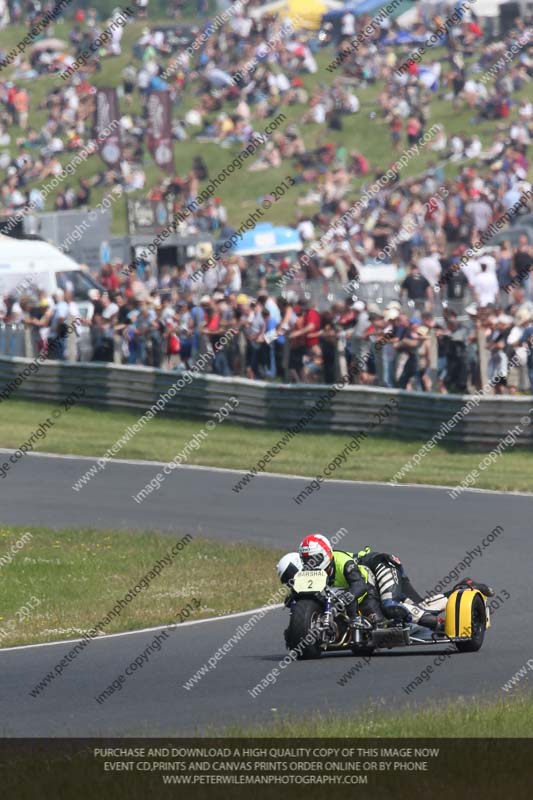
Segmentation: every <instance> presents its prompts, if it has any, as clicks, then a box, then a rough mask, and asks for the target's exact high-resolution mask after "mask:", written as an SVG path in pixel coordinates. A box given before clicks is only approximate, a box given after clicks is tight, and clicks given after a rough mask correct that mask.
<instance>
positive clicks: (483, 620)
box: [455, 595, 487, 653]
mask: <svg viewBox="0 0 533 800" xmlns="http://www.w3.org/2000/svg"><path fill="white" fill-rule="evenodd" d="M486 629H487V614H486V611H485V603H484V602H483V600H482V599H481V597H480V596H479V595H476V597H475V598H474V602H473V603H472V637H471V638H470V639H468V640H467V641H464V642H456V643H455V644H456V645H457V649H458V650H459V652H460V653H475V652H476V651H477V650H479V649H480V648H481V645H482V644H483V639H484V638H485V631H486Z"/></svg>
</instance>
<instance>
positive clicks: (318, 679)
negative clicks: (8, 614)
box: [0, 455, 533, 736]
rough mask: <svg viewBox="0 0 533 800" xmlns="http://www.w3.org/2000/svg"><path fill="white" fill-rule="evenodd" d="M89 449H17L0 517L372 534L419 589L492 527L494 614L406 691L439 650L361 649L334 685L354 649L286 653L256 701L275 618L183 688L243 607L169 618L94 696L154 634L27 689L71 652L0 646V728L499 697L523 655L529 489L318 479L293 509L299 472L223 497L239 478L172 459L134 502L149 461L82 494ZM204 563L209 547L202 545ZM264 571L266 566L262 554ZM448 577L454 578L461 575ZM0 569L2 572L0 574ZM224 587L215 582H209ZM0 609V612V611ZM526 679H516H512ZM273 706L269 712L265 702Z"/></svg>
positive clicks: (279, 642) (193, 726) (165, 723)
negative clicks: (499, 597)
mask: <svg viewBox="0 0 533 800" xmlns="http://www.w3.org/2000/svg"><path fill="white" fill-rule="evenodd" d="M92 463H93V461H92V460H89V459H78V458H61V457H53V456H50V457H48V456H31V455H30V456H27V457H26V458H24V459H23V460H22V461H21V462H19V463H18V464H17V467H16V469H13V471H12V472H11V473H10V474H9V475H8V476H7V479H6V480H5V481H2V484H1V485H2V492H3V495H2V499H3V503H2V507H1V514H0V522H1V523H3V524H6V525H22V526H27V528H28V529H30V530H31V526H32V525H38V524H39V525H45V526H49V527H54V528H62V527H92V528H105V527H108V528H111V527H112V528H121V529H127V530H131V531H132V535H135V534H134V532H135V530H139V529H149V530H150V529H152V530H155V529H157V530H161V531H165V532H172V531H176V532H179V533H185V532H190V533H193V534H195V533H197V534H201V535H205V536H210V537H213V538H221V539H228V540H229V539H232V540H240V541H245V540H247V541H254V542H257V543H262V544H266V545H272V546H277V547H279V548H283V549H285V550H291V549H294V548H296V547H297V544H298V541H299V539H300V538H301V537H302V536H303V535H304V534H306V533H310V532H312V531H323V532H325V533H329V534H330V535H331V534H332V533H333V532H335V531H337V530H338V529H339V528H341V527H344V528H346V529H347V530H348V531H349V535H348V536H346V537H345V539H343V541H342V543H340V545H339V546H341V547H345V548H346V549H352V548H358V547H359V546H362V545H365V544H371V545H372V546H373V547H375V548H376V549H380V548H381V549H383V550H389V551H392V552H396V553H397V554H398V555H400V557H401V558H402V560H403V561H404V563H405V564H406V565H407V567H408V572H409V575H410V577H411V580H412V582H413V583H414V585H415V586H416V587H417V588H419V590H421V591H425V590H428V589H432V588H433V586H434V585H435V584H436V583H437V582H438V581H440V580H441V579H442V578H444V576H446V575H448V573H449V572H450V571H451V570H452V569H453V568H454V567H455V566H456V565H457V564H458V563H459V562H460V561H461V560H462V558H463V556H464V555H465V553H466V551H467V550H470V551H473V550H474V548H476V547H477V546H478V545H480V544H481V540H482V539H484V537H486V536H487V534H489V533H490V532H491V531H492V530H493V529H494V528H495V527H496V526H497V525H501V526H502V527H503V528H504V532H503V533H501V534H500V535H499V536H498V537H497V538H496V539H495V541H494V542H493V543H492V544H490V545H488V546H487V547H486V548H485V549H483V550H482V555H481V556H480V555H476V556H475V558H474V561H473V564H472V566H471V568H470V570H469V572H470V574H471V575H472V576H473V577H474V578H478V579H479V580H484V581H487V582H488V583H490V584H491V585H492V586H493V587H494V589H495V590H496V592H497V593H500V594H501V593H502V591H503V590H505V591H506V592H507V593H509V594H510V599H508V600H506V601H505V602H504V603H503V604H502V605H501V608H500V609H499V610H498V611H497V612H496V613H495V614H494V616H493V628H492V629H491V630H490V631H489V632H488V634H487V637H486V640H485V644H484V646H483V648H482V650H481V651H480V652H479V653H475V654H465V655H453V656H452V657H450V658H446V659H445V660H443V661H442V662H441V663H440V664H439V665H438V666H435V667H434V671H433V673H432V674H431V675H430V678H429V680H428V681H424V682H423V683H422V685H420V686H419V687H418V688H417V689H416V690H415V691H413V692H412V693H411V694H410V695H409V696H408V694H406V693H405V692H404V691H403V687H404V686H405V685H406V684H408V683H409V682H411V681H413V680H414V679H415V678H416V676H417V675H418V674H419V673H420V672H421V671H422V670H424V669H426V668H427V667H428V666H429V665H433V663H434V659H435V658H436V656H437V655H438V653H440V652H442V649H440V650H439V649H438V648H431V647H428V648H425V649H424V650H423V651H415V650H409V651H405V650H404V651H398V650H396V651H392V652H390V653H386V654H383V655H378V656H376V657H374V658H372V660H371V662H370V664H368V665H365V666H364V667H363V668H362V669H361V671H360V672H359V673H358V674H357V675H356V676H355V677H353V678H352V679H351V680H350V681H349V682H348V684H347V685H346V686H339V685H338V684H337V680H338V679H339V678H340V677H341V676H342V675H343V674H344V672H345V671H346V670H348V669H349V668H350V667H351V666H352V665H353V664H354V663H355V660H356V659H354V657H353V656H351V655H350V656H346V655H344V654H340V655H331V656H325V657H322V658H321V659H319V660H317V661H312V662H302V663H300V662H297V663H292V664H290V665H289V666H288V667H287V668H286V669H284V670H281V674H280V677H279V678H278V679H277V681H276V683H275V684H274V685H271V686H269V687H268V689H266V690H265V691H263V692H262V693H261V694H259V696H258V697H256V698H255V699H254V698H252V697H251V696H250V694H249V693H248V691H247V690H248V689H251V688H253V686H254V685H256V684H258V683H259V682H260V681H261V679H262V678H264V676H265V675H266V673H268V672H270V670H272V669H273V668H275V667H277V666H278V662H279V661H280V660H281V659H283V657H284V656H285V654H286V652H285V650H284V645H283V636H282V631H283V628H284V627H285V625H286V619H287V612H286V611H285V610H282V609H276V610H273V611H270V612H269V613H268V614H267V615H266V616H265V617H264V618H263V619H262V620H261V621H260V622H258V623H257V624H256V625H255V626H254V628H253V629H252V630H251V632H249V633H248V634H247V635H246V636H244V637H243V638H242V639H241V640H240V641H239V642H238V643H237V644H235V645H234V646H232V648H231V650H230V652H229V653H228V654H227V655H226V656H225V657H224V658H223V659H222V660H221V661H219V662H218V663H217V667H216V669H215V670H210V671H209V672H208V674H207V675H205V676H204V677H203V678H202V680H201V681H200V682H199V683H198V684H197V685H196V686H194V688H192V689H191V690H187V689H185V688H183V683H185V682H186V681H187V680H188V679H189V678H190V677H191V675H192V674H194V673H195V672H196V670H198V669H199V668H200V667H201V666H202V665H203V664H204V663H205V662H206V661H207V660H208V659H209V658H210V657H211V656H212V655H213V653H214V652H215V651H216V650H218V648H219V647H221V646H222V645H224V643H225V642H226V641H227V640H228V638H229V637H231V636H232V634H234V633H235V630H236V629H237V628H238V626H239V625H242V624H244V623H245V622H246V620H247V619H248V616H247V615H245V616H239V617H237V618H226V619H222V620H217V621H210V622H205V623H201V624H187V625H182V626H180V627H179V629H177V630H176V632H174V633H173V634H172V635H171V636H170V637H169V639H168V640H167V641H166V642H165V643H164V645H163V647H162V649H161V650H160V651H159V652H156V653H154V654H153V655H152V656H151V659H150V661H149V662H148V663H147V664H145V665H144V667H143V669H141V670H138V671H137V672H135V673H134V675H132V676H131V677H130V678H129V679H128V681H127V683H126V684H125V686H124V687H123V688H122V690H121V691H120V692H115V694H113V696H112V697H111V698H110V699H109V700H107V702H105V703H104V704H102V705H99V704H98V703H97V702H96V701H95V699H94V697H95V696H96V695H98V694H100V693H101V692H102V691H103V690H104V689H105V688H106V687H107V686H108V685H109V684H110V683H111V682H112V681H113V680H114V678H115V677H116V675H117V673H121V672H124V669H125V667H126V666H127V665H128V664H129V663H130V662H131V661H132V660H133V659H135V657H136V656H138V655H139V653H141V652H142V651H143V650H144V649H145V648H146V647H147V646H148V645H149V644H150V643H151V642H152V641H153V639H154V636H155V633H156V632H148V631H146V632H139V633H134V634H129V635H119V636H112V637H107V638H104V637H102V638H100V639H98V640H95V641H93V642H92V643H91V645H90V646H89V647H88V648H87V650H84V651H83V652H82V653H80V655H79V656H78V657H77V659H76V660H75V661H74V662H73V663H72V664H70V666H69V667H68V669H66V670H65V672H64V673H63V675H61V676H60V677H57V678H56V679H55V680H54V681H53V682H52V683H51V684H50V685H49V686H48V687H47V688H46V690H45V691H44V693H43V694H42V695H40V696H38V697H36V698H33V697H31V696H30V695H29V691H30V689H32V688H33V687H34V685H35V684H36V683H37V682H38V681H39V680H41V678H42V677H44V675H46V673H47V672H49V671H50V670H52V669H53V667H54V665H55V664H56V663H57V662H58V661H60V660H61V658H62V657H63V656H64V654H65V653H67V652H68V651H69V649H70V645H68V644H55V645H43V646H32V647H25V648H13V649H5V650H0V675H1V677H2V680H1V682H0V720H1V723H0V725H1V727H0V735H3V736H84V735H95V736H97V735H117V736H118V735H131V736H134V735H156V734H161V735H176V734H178V735H179V734H185V733H187V734H191V733H205V732H206V731H207V730H208V729H209V730H211V731H212V732H215V731H216V730H219V729H220V728H222V727H224V726H226V725H230V724H239V723H245V724H249V723H250V722H253V721H256V720H257V721H259V720H269V719H271V718H272V716H273V714H276V713H279V714H284V713H286V712H294V713H299V712H308V711H311V710H314V709H316V710H322V711H328V710H339V711H343V712H350V711H352V712H354V711H356V710H357V709H358V708H360V707H362V706H363V705H367V704H368V702H369V701H375V702H380V701H385V702H388V703H392V704H394V705H400V704H404V703H409V704H413V703H417V704H418V703H421V704H426V703H427V702H428V701H429V700H435V699H439V698H444V697H447V698H457V699H459V697H469V696H472V695H481V694H483V695H489V696H490V695H492V696H501V695H503V692H502V690H501V688H500V687H501V686H502V684H503V683H505V682H506V681H508V680H509V678H510V677H512V675H513V674H514V673H515V672H516V671H517V670H518V669H519V668H520V667H521V666H522V665H524V664H525V663H526V662H527V660H528V659H529V658H530V657H531V638H532V637H531V628H532V626H531V621H530V620H531V577H530V576H531V564H532V561H533V536H532V532H531V520H532V519H533V496H519V495H505V494H498V493H488V492H487V493H479V492H465V493H463V494H462V495H461V496H460V497H459V498H458V499H456V500H452V499H451V498H450V497H449V496H448V495H447V493H446V490H445V489H441V488H426V487H412V486H401V487H392V486H387V485H377V484H357V483H348V482H344V483H341V482H331V483H328V484H326V485H325V486H323V488H322V489H321V491H320V492H319V493H315V494H314V495H312V496H311V497H309V498H308V499H307V500H306V501H305V502H304V503H302V504H301V505H297V504H296V503H295V502H294V501H293V500H292V496H293V495H295V494H297V493H298V492H299V491H301V489H302V488H303V486H304V485H305V484H306V482H307V481H306V480H305V479H294V478H283V477H270V476H260V477H257V478H256V479H255V480H254V481H253V482H252V483H251V484H250V485H249V486H248V487H247V488H246V489H245V490H243V491H241V493H239V494H237V493H235V492H232V490H231V487H232V486H233V485H234V483H235V481H236V480H238V478H239V477H240V476H239V474H238V473H235V472H229V471H227V472H226V471H219V470H209V469H200V468H186V467H185V468H180V469H178V470H176V471H175V472H173V473H172V475H171V476H169V477H168V478H167V480H166V482H165V483H164V484H163V486H162V488H161V489H160V490H159V492H157V493H155V494H152V495H151V496H150V497H149V498H148V499H146V500H145V501H144V502H143V503H142V504H140V505H139V504H137V503H135V502H134V501H133V500H132V499H131V495H132V494H135V493H137V492H138V491H139V490H140V489H141V488H142V487H143V486H144V485H145V483H146V482H147V481H149V480H150V479H151V478H152V477H153V475H154V474H155V473H156V472H157V471H158V469H157V467H156V466H154V465H148V464H134V463H124V462H122V463H114V464H110V465H108V467H107V469H106V470H105V472H104V473H102V474H99V475H97V476H96V477H94V478H93V480H92V481H91V482H90V483H89V484H88V485H87V486H86V487H85V488H84V489H82V491H81V492H74V491H73V490H72V489H71V485H72V483H73V482H74V481H75V480H76V479H77V478H78V477H79V476H80V475H81V474H83V473H84V472H85V470H86V469H87V468H88V467H89V466H91V464H92ZM215 557H216V554H215ZM273 568H274V564H273ZM462 575H465V573H464V572H463V573H462ZM0 579H1V576H0ZM222 587H223V582H222V581H221V588H222ZM0 613H1V612H0ZM521 687H522V688H523V689H526V688H527V680H523V681H522V683H521ZM274 709H276V711H274Z"/></svg>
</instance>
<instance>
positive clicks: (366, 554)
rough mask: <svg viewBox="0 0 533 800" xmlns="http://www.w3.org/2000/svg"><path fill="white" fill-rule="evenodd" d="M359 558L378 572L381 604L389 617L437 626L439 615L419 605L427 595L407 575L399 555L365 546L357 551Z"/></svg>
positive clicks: (431, 626) (376, 574) (361, 562)
mask: <svg viewBox="0 0 533 800" xmlns="http://www.w3.org/2000/svg"><path fill="white" fill-rule="evenodd" d="M355 557H356V560H357V563H358V564H362V565H363V566H365V567H367V568H368V569H370V570H372V572H373V573H374V575H375V578H376V583H377V588H378V590H379V596H380V599H381V607H382V608H383V613H384V614H385V616H386V617H387V618H388V619H396V620H401V621H405V622H411V621H414V622H416V623H417V624H418V625H424V626H425V627H428V628H436V627H437V624H438V616H437V615H436V614H434V613H432V612H431V611H426V610H425V609H424V608H420V607H419V604H420V603H422V602H423V598H422V597H421V596H420V595H419V593H418V592H417V591H416V589H415V588H414V587H413V585H412V584H411V581H410V580H409V578H408V577H407V575H406V574H405V571H404V568H403V565H402V562H401V561H400V559H399V558H398V556H393V555H389V553H378V552H377V551H375V550H371V549H370V547H365V549H364V550H360V551H359V552H358V553H356V554H355Z"/></svg>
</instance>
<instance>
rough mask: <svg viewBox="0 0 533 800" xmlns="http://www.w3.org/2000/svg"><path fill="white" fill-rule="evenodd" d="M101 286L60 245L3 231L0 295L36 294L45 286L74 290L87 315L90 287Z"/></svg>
mask: <svg viewBox="0 0 533 800" xmlns="http://www.w3.org/2000/svg"><path fill="white" fill-rule="evenodd" d="M101 288H102V287H101V286H99V284H98V283H97V282H96V281H95V280H94V278H93V277H92V276H91V275H90V274H89V273H88V272H86V271H85V270H82V269H81V267H80V265H79V264H77V263H76V262H75V261H73V260H72V259H71V258H69V257H68V256H66V255H65V254H64V253H62V252H61V251H60V250H58V249H57V247H54V246H53V245H51V244H49V243H48V242H43V241H41V240H39V239H14V238H13V237H12V236H3V235H1V234H0V296H2V295H5V294H18V295H22V294H35V293H36V292H37V290H38V289H44V290H45V291H46V292H47V294H48V295H52V294H53V293H54V292H55V291H56V290H57V289H63V290H65V289H72V290H73V292H74V299H75V301H76V302H77V303H78V306H79V308H80V313H81V315H82V316H86V314H87V309H88V305H89V294H88V293H89V290H90V289H100V290H101Z"/></svg>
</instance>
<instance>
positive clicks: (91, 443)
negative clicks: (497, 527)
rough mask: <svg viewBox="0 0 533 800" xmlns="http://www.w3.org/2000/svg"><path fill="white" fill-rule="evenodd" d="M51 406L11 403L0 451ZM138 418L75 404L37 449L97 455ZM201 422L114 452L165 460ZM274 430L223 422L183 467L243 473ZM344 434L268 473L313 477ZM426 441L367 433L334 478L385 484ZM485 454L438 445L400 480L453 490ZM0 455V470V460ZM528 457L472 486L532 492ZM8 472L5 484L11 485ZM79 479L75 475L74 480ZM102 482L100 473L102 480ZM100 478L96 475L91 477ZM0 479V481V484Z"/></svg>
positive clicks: (293, 446)
mask: <svg viewBox="0 0 533 800" xmlns="http://www.w3.org/2000/svg"><path fill="white" fill-rule="evenodd" d="M55 408H57V406H56V405H55V404H51V403H34V402H30V401H26V400H10V401H9V414H6V415H5V416H4V418H3V419H2V420H0V447H6V448H13V449H15V448H18V447H20V445H21V443H23V442H25V441H27V439H28V438H29V436H30V435H31V433H32V431H34V430H35V429H36V428H38V427H39V425H40V423H41V422H43V421H44V420H45V419H46V417H47V416H49V415H50V414H51V413H52V411H53V410H54V409H55ZM138 418H139V413H138V412H136V411H117V410H113V411H107V410H101V409H95V408H86V407H81V406H76V407H75V408H71V409H70V411H69V413H68V415H63V416H62V418H61V421H60V423H58V424H57V425H56V426H55V427H54V428H51V429H50V430H49V431H48V432H47V436H46V438H45V439H39V440H38V442H37V444H36V445H35V450H42V451H44V452H52V453H71V454H76V455H87V456H95V457H97V458H99V457H101V456H102V455H103V454H104V453H105V452H106V450H107V449H108V448H109V447H110V446H111V445H112V444H113V443H114V442H115V441H117V439H119V438H120V436H121V435H122V434H123V433H124V431H125V429H126V428H127V427H128V425H132V424H133V423H134V422H136V421H137V419H138ZM203 424H205V423H202V422H201V421H200V420H192V419H170V418H163V417H160V418H154V419H152V420H151V422H150V425H149V426H146V427H145V428H143V429H142V430H141V431H140V432H139V433H138V434H137V435H136V436H134V437H133V438H132V439H131V440H130V441H129V442H128V443H127V444H126V445H125V446H124V447H122V449H121V450H120V451H119V452H118V453H117V457H120V458H134V459H135V458H139V459H152V460H156V461H170V460H171V459H172V458H173V457H174V456H175V455H176V454H177V453H179V452H180V450H181V449H182V448H183V447H184V446H185V444H186V443H187V442H189V441H190V439H191V438H192V437H193V436H194V434H195V433H196V432H197V431H198V430H199V429H200V428H201V427H202V425H203ZM279 437H280V434H279V432H278V431H276V430H273V429H269V428H253V427H249V426H246V427H245V426H240V425H233V424H231V423H230V422H227V421H225V422H224V424H223V425H222V424H221V425H218V426H217V427H216V428H215V429H214V430H212V431H211V432H210V433H209V436H208V438H207V439H205V440H204V441H203V442H202V443H201V445H200V446H199V449H197V450H194V451H193V452H192V453H191V455H190V456H189V458H188V462H187V463H189V464H199V465H204V466H216V467H229V468H233V469H237V470H242V471H243V472H246V471H247V470H248V469H250V467H252V466H253V465H254V464H256V463H257V461H258V460H259V459H260V458H261V457H262V456H263V455H264V453H265V451H266V450H268V449H269V448H271V447H272V446H273V445H275V444H276V442H277V441H278V439H279ZM350 438H351V437H350V436H348V435H347V434H326V433H307V432H305V433H300V435H299V436H298V437H297V438H296V439H295V440H293V441H292V442H290V444H289V445H288V446H287V447H285V448H283V449H282V450H281V451H280V453H279V454H278V455H277V456H276V457H275V458H273V459H272V460H271V461H270V462H269V463H268V464H267V470H266V471H269V472H278V473H285V474H291V473H292V474H297V475H308V476H309V477H311V476H312V477H314V476H316V475H319V474H320V473H321V472H322V470H323V469H324V467H326V466H327V465H328V463H329V462H330V461H331V460H332V459H333V458H334V457H335V456H336V455H338V454H339V453H340V452H342V450H343V449H344V447H345V446H346V443H347V442H348V441H349V440H350ZM422 444H424V440H419V441H416V440H398V439H392V438H386V437H383V436H381V437H380V436H368V438H366V439H365V440H364V441H362V442H361V443H360V450H359V451H352V452H351V453H350V454H348V457H347V459H346V461H345V462H343V463H342V465H341V466H340V467H339V468H338V469H337V470H336V471H335V473H334V477H335V478H341V479H345V480H363V481H389V480H391V478H392V476H393V475H394V474H395V473H396V472H397V471H398V470H400V469H401V467H402V466H403V465H404V464H405V462H406V461H407V460H408V459H409V458H410V457H411V456H413V455H414V454H415V453H416V452H417V450H418V449H419V447H420V446H421V445H422ZM486 452H487V451H486V450H468V451H466V450H465V449H464V447H462V446H461V445H453V444H439V445H438V446H437V447H435V448H433V450H432V451H431V452H430V453H429V454H428V455H427V456H426V457H425V458H424V459H423V460H422V461H421V463H420V464H419V466H418V467H415V468H413V469H412V470H411V471H410V472H408V473H407V474H406V475H405V478H404V482H406V483H425V484H434V485H436V484H440V485H448V486H450V485H451V486H456V485H457V484H459V483H460V482H461V481H462V480H463V479H464V478H465V476H466V475H467V473H469V472H470V471H471V470H472V469H474V468H476V467H477V466H478V464H479V462H480V460H481V458H482V453H483V454H485V453H486ZM3 460H5V459H2V458H1V457H0V466H1V463H2V461H3ZM532 466H533V455H532V453H531V452H529V451H527V450H523V449H521V450H511V449H508V450H505V451H504V452H503V453H502V455H501V456H500V458H498V460H497V461H496V462H495V463H494V464H493V465H492V466H491V467H490V468H489V469H485V470H484V471H482V472H481V475H480V478H479V480H478V481H477V483H476V487H477V488H479V489H500V490H504V491H531V478H530V475H531V469H532ZM19 468H20V467H19V462H17V464H16V465H14V466H11V467H10V472H8V473H7V474H6V476H5V478H4V479H3V480H4V481H6V485H7V486H8V485H9V480H10V477H11V472H12V471H14V470H16V469H19ZM78 477H79V475H77V474H76V475H73V480H76V479H77V478H78ZM100 478H101V476H100ZM98 479H99V478H98V477H97V478H96V480H98ZM0 480H1V479H0Z"/></svg>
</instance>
